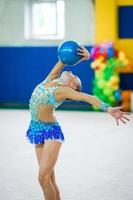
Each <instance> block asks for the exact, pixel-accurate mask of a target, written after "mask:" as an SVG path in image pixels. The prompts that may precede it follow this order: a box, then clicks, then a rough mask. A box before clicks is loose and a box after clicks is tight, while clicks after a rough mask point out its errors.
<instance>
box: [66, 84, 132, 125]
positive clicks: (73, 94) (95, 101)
mask: <svg viewBox="0 0 133 200" xmlns="http://www.w3.org/2000/svg"><path fill="white" fill-rule="evenodd" d="M63 97H64V99H71V100H75V101H84V102H86V103H89V104H91V105H93V106H97V107H98V108H100V109H101V110H103V111H105V112H107V113H109V114H110V115H111V116H112V117H114V118H115V120H116V123H117V125H119V120H120V121H121V122H122V123H124V124H126V120H127V121H129V118H128V117H127V116H126V115H129V114H130V113H127V112H122V111H121V108H122V106H119V107H112V106H110V105H108V104H106V103H104V102H103V101H102V100H100V99H99V98H97V97H95V96H93V95H89V94H86V93H83V92H77V91H75V90H73V89H72V88H69V87H66V88H65V89H64V92H63Z"/></svg>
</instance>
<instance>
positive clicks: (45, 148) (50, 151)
mask: <svg viewBox="0 0 133 200" xmlns="http://www.w3.org/2000/svg"><path fill="white" fill-rule="evenodd" d="M60 147H61V143H60V142H58V141H47V142H46V143H45V144H44V145H43V144H41V145H40V144H39V145H36V146H35V151H36V155H37V160H38V163H39V166H40V169H39V177H38V179H39V183H40V185H41V187H42V189H43V192H44V196H45V198H46V200H54V199H55V195H56V196H57V198H56V200H60V197H59V190H58V187H57V185H56V182H55V176H54V165H55V163H56V160H57V157H58V154H59V150H60ZM54 187H55V188H54ZM55 191H56V193H55Z"/></svg>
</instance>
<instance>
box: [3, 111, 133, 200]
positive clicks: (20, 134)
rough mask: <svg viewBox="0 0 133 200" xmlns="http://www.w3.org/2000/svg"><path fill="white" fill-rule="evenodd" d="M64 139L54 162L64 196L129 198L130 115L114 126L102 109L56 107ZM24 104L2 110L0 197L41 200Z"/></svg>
mask: <svg viewBox="0 0 133 200" xmlns="http://www.w3.org/2000/svg"><path fill="white" fill-rule="evenodd" d="M55 115H56V116H57V119H58V120H59V122H60V124H61V125H62V129H63V132H64V135H65V143H63V144H62V147H61V151H60V154H59V157H58V160H57V163H56V166H55V172H56V180H57V184H58V186H59V188H60V192H61V197H62V200H132V199H133V190H132V186H133V153H132V152H133V123H132V121H133V115H131V116H130V119H131V121H130V122H129V123H127V125H120V126H119V127H117V125H116V123H115V121H114V119H113V118H112V117H111V116H109V115H108V114H105V113H102V112H71V111H56V112H55ZM29 120H30V113H29V111H28V110H7V109H6V110H5V109H1V110H0V122H1V125H0V136H1V145H0V200H43V199H44V198H43V194H42V190H41V188H40V185H39V183H38V180H37V176H38V163H37V160H36V157H35V151H34V146H33V145H32V144H30V143H29V142H28V141H27V140H26V138H25V132H26V130H27V128H28V123H29Z"/></svg>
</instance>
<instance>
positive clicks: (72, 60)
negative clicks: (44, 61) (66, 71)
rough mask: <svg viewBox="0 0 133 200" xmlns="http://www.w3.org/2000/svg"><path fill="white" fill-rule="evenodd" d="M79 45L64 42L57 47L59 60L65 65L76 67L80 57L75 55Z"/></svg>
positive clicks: (73, 42) (72, 42)
mask: <svg viewBox="0 0 133 200" xmlns="http://www.w3.org/2000/svg"><path fill="white" fill-rule="evenodd" d="M78 48H80V45H79V44H78V43H77V42H75V41H72V40H70V41H65V42H63V43H61V44H60V46H59V47H58V58H59V60H60V61H61V62H62V63H64V64H67V65H76V64H77V63H78V61H79V60H80V59H81V58H82V56H80V55H78V54H77V49H78Z"/></svg>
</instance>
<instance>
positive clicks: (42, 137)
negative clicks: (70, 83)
mask: <svg viewBox="0 0 133 200" xmlns="http://www.w3.org/2000/svg"><path fill="white" fill-rule="evenodd" d="M55 80H56V81H57V82H58V83H60V82H59V79H55ZM50 81H51V80H50V79H48V78H46V79H45V80H44V81H43V82H41V83H40V84H38V85H37V86H36V87H35V89H34V90H33V92H32V95H31V98H30V101H29V108H30V112H31V122H30V125H29V128H28V130H27V132H26V137H27V139H28V140H29V141H30V143H32V144H41V143H44V142H45V141H46V140H53V141H54V140H58V141H60V142H64V140H65V138H64V135H63V132H62V130H61V127H60V125H59V123H58V122H57V121H56V122H44V121H40V120H38V117H37V112H38V105H40V104H44V105H53V106H54V109H55V108H57V107H58V106H59V105H60V104H61V103H62V102H57V101H56V98H55V93H54V91H55V89H57V88H58V87H59V86H52V87H47V88H46V87H45V86H44V84H45V83H47V82H50ZM60 84H61V83H60Z"/></svg>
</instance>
